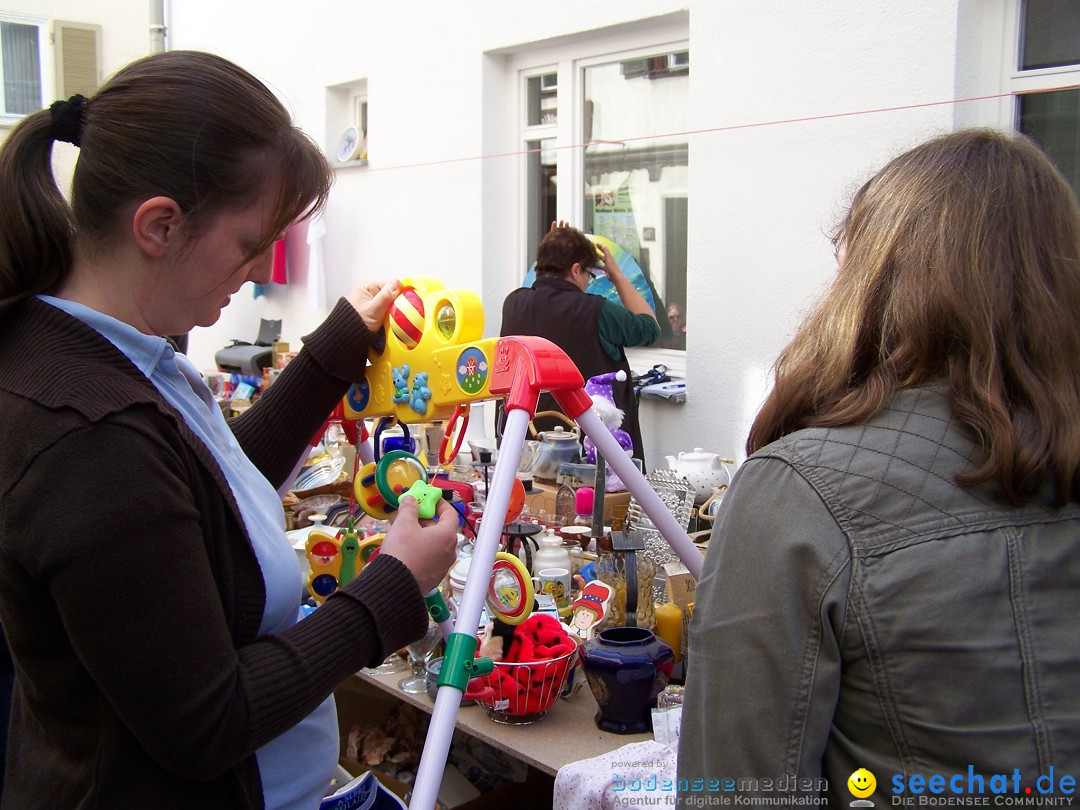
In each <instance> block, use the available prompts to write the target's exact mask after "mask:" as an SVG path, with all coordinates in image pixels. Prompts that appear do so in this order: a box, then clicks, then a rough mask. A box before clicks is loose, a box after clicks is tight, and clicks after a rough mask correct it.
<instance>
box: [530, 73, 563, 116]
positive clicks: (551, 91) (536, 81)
mask: <svg viewBox="0 0 1080 810" xmlns="http://www.w3.org/2000/svg"><path fill="white" fill-rule="evenodd" d="M528 81H529V91H528V92H529V98H528V105H529V113H528V116H527V118H526V125H527V126H530V127H533V126H546V125H549V124H557V123H558V122H559V117H558V111H557V105H558V103H559V83H558V74H557V73H545V74H544V75H542V76H532V77H530V78H529V80H528Z"/></svg>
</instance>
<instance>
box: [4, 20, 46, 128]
mask: <svg viewBox="0 0 1080 810" xmlns="http://www.w3.org/2000/svg"><path fill="white" fill-rule="evenodd" d="M43 30H44V21H43V20H34V19H30V18H18V17H13V16H10V15H3V16H0V116H2V117H3V118H6V119H9V120H11V119H14V118H17V117H21V116H24V115H28V114H29V113H32V112H35V111H37V110H40V109H42V108H43V107H44V106H45V97H44V88H43V86H42V74H43V70H42V55H43V54H44V53H45V45H44V41H43V34H42V32H43Z"/></svg>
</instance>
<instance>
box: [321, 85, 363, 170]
mask: <svg viewBox="0 0 1080 810" xmlns="http://www.w3.org/2000/svg"><path fill="white" fill-rule="evenodd" d="M326 136H327V144H326V147H327V154H328V155H330V158H331V160H332V161H334V162H335V163H336V164H337V166H338V168H342V167H346V166H366V165H367V157H368V83H367V79H357V80H355V81H352V82H346V83H344V84H336V85H332V86H330V87H327V88H326Z"/></svg>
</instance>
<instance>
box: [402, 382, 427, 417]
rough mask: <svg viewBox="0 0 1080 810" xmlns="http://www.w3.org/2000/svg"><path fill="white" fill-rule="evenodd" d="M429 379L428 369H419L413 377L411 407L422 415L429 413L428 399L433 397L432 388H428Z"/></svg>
mask: <svg viewBox="0 0 1080 810" xmlns="http://www.w3.org/2000/svg"><path fill="white" fill-rule="evenodd" d="M427 380H428V373H427V372H426V371H418V372H416V376H415V377H413V384H412V400H411V401H410V402H409V407H410V408H412V409H413V410H414V411H416V412H417V413H418V414H420V415H421V416H423V415H424V414H425V413H427V401H428V400H429V399H431V389H430V388H428V385H427ZM394 401H395V402H396V401H397V400H396V399H395V400H394Z"/></svg>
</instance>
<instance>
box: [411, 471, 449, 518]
mask: <svg viewBox="0 0 1080 810" xmlns="http://www.w3.org/2000/svg"><path fill="white" fill-rule="evenodd" d="M401 494H402V495H412V496H413V497H414V498H416V505H417V506H418V507H420V517H422V518H424V519H426V520H431V519H432V518H433V517H435V507H437V506H438V505H439V501H440V500H441V499H442V490H441V489H439V488H438V487H433V486H432V485H431V484H429V483H427V482H426V481H420V480H417V481H413V484H412V486H411V487H409V488H408V489H407V490H405V491H404V492H403V493H401Z"/></svg>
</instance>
